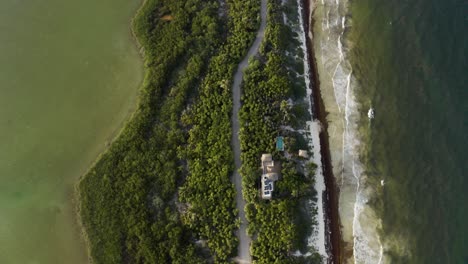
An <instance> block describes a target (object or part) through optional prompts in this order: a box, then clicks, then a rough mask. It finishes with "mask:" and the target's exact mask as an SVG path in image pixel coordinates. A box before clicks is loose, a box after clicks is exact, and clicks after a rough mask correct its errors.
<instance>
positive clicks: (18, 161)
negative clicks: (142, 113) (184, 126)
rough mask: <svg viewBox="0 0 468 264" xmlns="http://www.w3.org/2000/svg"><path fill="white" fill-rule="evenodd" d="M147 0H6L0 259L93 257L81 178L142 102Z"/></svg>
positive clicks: (0, 98)
mask: <svg viewBox="0 0 468 264" xmlns="http://www.w3.org/2000/svg"><path fill="white" fill-rule="evenodd" d="M139 4H140V1H125V0H117V1H116V0H101V1H94V0H84V1H60V0H42V1H39V0H30V1H17V0H2V1H0V29H1V32H2V33H1V34H0V263H1V264H55V263H56V264H63V263H70V264H77V263H87V262H88V261H87V260H88V259H87V255H86V247H85V245H84V243H83V240H82V239H81V236H80V233H79V228H78V225H77V221H76V219H75V210H74V209H75V208H74V205H73V199H74V185H75V183H76V182H77V180H78V178H79V177H80V176H81V175H83V174H84V173H85V172H86V170H87V169H88V167H89V166H90V165H91V164H92V162H93V161H94V160H95V159H96V158H97V156H98V155H99V153H100V152H102V151H103V150H104V149H105V148H106V145H107V144H108V143H109V142H110V140H111V139H112V138H113V136H115V134H116V133H117V132H118V131H119V129H120V127H121V126H122V124H123V122H124V121H125V120H126V119H128V117H129V115H130V113H131V112H132V109H133V108H134V107H135V105H136V98H137V94H138V92H137V91H138V85H139V83H140V81H141V79H142V75H143V73H142V64H143V63H142V60H141V58H140V56H139V54H138V49H137V46H136V45H135V42H134V40H133V37H132V35H131V31H130V21H131V18H132V17H133V15H134V14H135V12H136V10H137V8H138V6H139Z"/></svg>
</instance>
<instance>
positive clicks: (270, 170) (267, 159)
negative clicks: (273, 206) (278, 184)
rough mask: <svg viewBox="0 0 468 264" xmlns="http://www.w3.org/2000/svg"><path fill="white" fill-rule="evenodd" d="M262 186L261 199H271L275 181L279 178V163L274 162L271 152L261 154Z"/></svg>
mask: <svg viewBox="0 0 468 264" xmlns="http://www.w3.org/2000/svg"><path fill="white" fill-rule="evenodd" d="M261 161H262V178H261V182H262V184H261V185H262V186H261V193H262V198H263V199H271V198H272V196H273V191H274V190H275V181H277V180H278V179H279V172H280V168H279V164H275V161H274V160H273V157H272V156H271V154H262V158H261Z"/></svg>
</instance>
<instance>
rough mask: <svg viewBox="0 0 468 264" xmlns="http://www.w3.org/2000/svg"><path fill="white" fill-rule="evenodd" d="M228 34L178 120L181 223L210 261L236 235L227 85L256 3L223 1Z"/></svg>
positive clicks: (228, 251) (233, 244)
mask: <svg viewBox="0 0 468 264" xmlns="http://www.w3.org/2000/svg"><path fill="white" fill-rule="evenodd" d="M227 3H228V7H229V14H230V15H229V24H228V25H229V29H230V30H229V35H228V36H227V41H226V44H225V45H223V47H222V48H221V52H220V53H219V54H218V55H217V56H215V57H214V58H213V59H212V60H211V62H210V65H209V68H208V74H207V75H206V77H205V79H204V80H203V82H202V85H201V87H200V97H199V99H198V102H197V103H196V104H195V105H194V106H193V108H191V109H190V111H189V112H188V113H187V115H186V117H185V118H184V121H185V122H186V124H187V125H188V126H191V129H190V132H189V140H188V146H187V148H186V151H185V152H184V153H183V154H184V156H185V157H186V158H187V160H188V164H189V167H188V170H189V174H188V177H187V180H186V183H185V184H184V186H183V187H182V189H181V191H180V196H181V200H182V201H184V202H187V203H188V204H189V205H190V207H189V210H188V213H187V214H186V215H184V219H185V221H186V223H187V224H188V225H189V226H190V227H191V228H193V229H194V230H196V231H197V232H198V233H199V234H200V235H201V238H202V239H206V240H207V241H208V246H209V248H210V249H211V250H212V251H213V255H214V258H215V262H225V261H227V260H228V258H229V257H233V256H234V254H235V249H236V248H237V243H238V239H237V238H236V236H235V233H234V232H235V230H236V229H237V228H238V222H237V221H236V217H237V209H236V205H235V190H234V186H233V184H232V183H231V181H230V177H231V175H232V172H233V168H234V166H233V165H234V164H233V163H234V160H233V153H232V148H231V123H230V115H231V111H232V94H231V84H232V78H233V74H234V71H235V69H236V67H237V64H238V63H239V61H240V60H241V59H242V57H243V56H245V53H246V51H247V49H248V47H249V46H250V44H251V43H252V41H253V39H254V37H255V34H254V33H255V32H256V30H257V28H258V26H259V20H258V19H259V15H258V13H259V7H260V2H259V1H258V0H255V1H248V0H247V1H239V0H237V1H235V0H229V1H227Z"/></svg>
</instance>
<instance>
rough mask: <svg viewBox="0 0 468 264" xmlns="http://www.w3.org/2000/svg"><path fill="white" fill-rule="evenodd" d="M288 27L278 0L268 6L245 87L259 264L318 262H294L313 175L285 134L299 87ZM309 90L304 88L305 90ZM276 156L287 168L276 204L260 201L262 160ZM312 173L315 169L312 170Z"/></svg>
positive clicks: (250, 203)
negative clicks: (279, 145) (281, 148)
mask: <svg viewBox="0 0 468 264" xmlns="http://www.w3.org/2000/svg"><path fill="white" fill-rule="evenodd" d="M287 30H288V29H287V28H286V26H285V25H284V24H282V13H281V9H280V3H279V1H278V0H271V1H269V3H268V24H267V30H266V35H265V40H264V42H263V43H262V47H261V52H260V56H259V57H258V58H255V59H253V60H251V61H250V64H249V68H248V70H247V71H246V74H245V77H244V82H243V96H242V104H243V105H242V108H241V112H240V117H241V132H240V133H241V135H240V136H241V150H242V169H241V174H242V176H243V185H244V198H245V199H246V201H247V205H246V216H247V219H248V221H249V226H248V232H249V234H250V235H251V236H252V237H253V238H254V241H253V244H252V245H251V253H252V257H253V259H254V262H255V263H313V262H314V261H318V259H317V258H316V256H310V257H295V256H293V254H292V253H293V251H294V250H296V249H297V248H298V247H299V244H301V243H302V242H303V240H304V236H303V234H301V231H302V229H301V226H300V223H299V221H300V215H301V203H303V202H304V200H305V198H306V197H310V196H311V195H313V194H314V191H313V187H312V186H313V176H312V175H313V171H310V170H302V169H301V168H300V167H301V166H299V165H300V162H299V161H298V159H297V157H296V158H294V152H295V151H297V148H296V147H295V146H294V144H292V142H294V141H295V137H296V136H297V135H295V134H294V133H290V132H287V131H286V130H282V129H281V126H287V125H290V123H291V122H293V121H294V120H293V119H294V118H295V116H294V114H293V113H292V109H291V106H290V104H289V103H288V98H290V97H293V96H294V93H295V91H294V85H293V82H292V81H293V80H291V75H290V74H288V72H287V67H285V66H286V65H287V58H286V56H285V50H286V47H287V45H288V43H287V38H286V36H287V34H286V33H287ZM303 89H305V88H303ZM278 135H282V136H285V141H286V142H287V143H290V144H287V149H286V152H289V153H290V154H292V155H293V158H286V157H285V155H284V154H283V153H280V152H277V151H276V150H275V138H276V136H278ZM262 153H273V158H274V159H275V162H278V161H280V162H281V164H282V170H281V174H282V178H281V179H280V180H279V181H277V182H276V185H275V191H274V197H273V199H272V200H271V201H264V200H262V199H261V198H260V192H259V186H260V176H261V170H260V156H261V154H262ZM311 168H313V166H311ZM317 263H319V262H317Z"/></svg>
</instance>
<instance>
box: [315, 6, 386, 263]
mask: <svg viewBox="0 0 468 264" xmlns="http://www.w3.org/2000/svg"><path fill="white" fill-rule="evenodd" d="M346 5H347V3H346V2H345V1H341V2H340V1H338V0H336V1H335V0H324V1H322V6H321V7H320V12H321V13H320V15H321V16H322V17H321V19H322V23H321V26H322V29H321V30H322V32H323V34H322V35H319V36H321V39H320V40H318V41H316V43H317V42H318V43H320V51H319V52H318V53H317V55H319V56H320V59H321V61H320V62H321V63H322V64H323V65H320V67H319V69H323V71H322V72H319V73H320V75H321V76H320V77H321V79H323V78H325V79H327V78H329V81H330V84H331V88H332V89H333V91H330V92H331V93H332V94H333V98H331V99H332V100H331V101H327V103H329V104H333V99H334V103H335V105H334V106H331V105H327V103H326V107H327V108H328V107H332V108H336V110H333V109H332V110H331V114H330V116H329V117H328V118H329V119H331V120H330V122H331V123H329V125H330V126H329V127H330V131H328V132H329V136H330V144H335V145H334V146H332V147H334V149H333V150H332V160H334V165H335V168H341V170H340V171H339V172H338V173H337V171H336V170H335V175H336V176H337V177H340V178H341V179H340V181H339V182H340V215H342V216H343V217H342V219H341V220H342V222H344V223H343V224H344V226H349V228H348V229H350V230H351V231H350V235H349V237H345V239H351V241H348V242H352V244H353V259H351V261H352V260H354V262H355V263H382V262H384V261H385V260H384V254H383V252H384V250H383V245H382V243H381V241H380V237H379V236H378V234H377V229H378V228H380V220H379V219H378V218H377V217H376V215H375V213H374V212H373V210H372V209H371V208H370V207H369V206H368V204H367V202H368V197H369V195H371V194H372V192H373V190H372V188H371V187H369V186H367V185H368V184H366V176H365V174H364V170H363V165H362V164H361V161H360V160H359V150H360V147H361V142H360V137H359V135H358V120H359V119H360V117H361V116H362V115H361V113H359V105H358V103H357V101H356V100H355V95H354V94H355V92H354V91H355V89H356V82H355V81H354V79H353V70H352V67H351V65H350V64H349V62H348V61H347V58H346V57H347V55H346V50H345V47H344V45H343V43H344V33H345V29H346V26H349V23H348V25H347V21H346V16H345V15H346ZM326 82H328V80H326ZM324 89H325V88H324ZM327 111H328V109H327ZM337 132H339V133H340V134H336V133H337ZM341 132H342V134H341ZM337 139H338V140H337ZM340 139H341V143H339V140H340ZM339 144H341V146H340V145H339ZM337 148H341V149H340V150H339V151H336V150H337ZM336 165H339V167H338V166H336ZM343 199H346V201H344V200H343ZM350 203H351V204H350ZM349 205H351V206H349ZM347 222H349V223H347ZM348 261H349V260H348Z"/></svg>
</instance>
